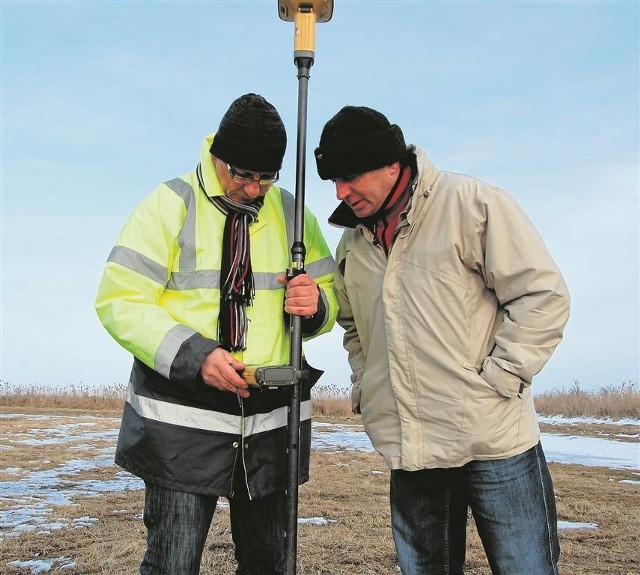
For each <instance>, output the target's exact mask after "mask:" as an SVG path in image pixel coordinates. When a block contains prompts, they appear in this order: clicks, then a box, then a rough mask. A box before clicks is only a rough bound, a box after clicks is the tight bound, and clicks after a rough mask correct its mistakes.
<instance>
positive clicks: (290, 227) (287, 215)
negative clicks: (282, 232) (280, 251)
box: [280, 188, 296, 257]
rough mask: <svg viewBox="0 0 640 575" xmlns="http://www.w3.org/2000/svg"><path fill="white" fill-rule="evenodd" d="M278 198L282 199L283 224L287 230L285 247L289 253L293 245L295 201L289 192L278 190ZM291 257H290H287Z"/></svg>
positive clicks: (282, 189)
mask: <svg viewBox="0 0 640 575" xmlns="http://www.w3.org/2000/svg"><path fill="white" fill-rule="evenodd" d="M280 197H281V198H282V209H283V211H284V223H285V226H286V228H287V247H288V249H289V253H291V246H292V244H293V235H294V233H295V232H294V228H295V221H296V199H295V197H294V196H293V194H292V193H291V192H289V191H288V190H285V189H284V188H280ZM289 257H291V256H289Z"/></svg>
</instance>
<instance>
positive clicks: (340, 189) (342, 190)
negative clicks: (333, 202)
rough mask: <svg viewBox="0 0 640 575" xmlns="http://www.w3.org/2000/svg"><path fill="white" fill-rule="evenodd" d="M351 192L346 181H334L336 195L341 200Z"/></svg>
mask: <svg viewBox="0 0 640 575" xmlns="http://www.w3.org/2000/svg"><path fill="white" fill-rule="evenodd" d="M350 193H351V188H350V187H349V183H348V182H336V197H337V198H338V199H339V200H340V201H341V202H342V201H344V200H346V199H347V198H348V197H349V195H350Z"/></svg>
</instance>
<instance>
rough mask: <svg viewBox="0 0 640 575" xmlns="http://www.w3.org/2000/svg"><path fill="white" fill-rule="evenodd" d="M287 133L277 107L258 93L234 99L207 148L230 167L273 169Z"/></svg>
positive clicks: (282, 154) (267, 170)
mask: <svg viewBox="0 0 640 575" xmlns="http://www.w3.org/2000/svg"><path fill="white" fill-rule="evenodd" d="M286 148H287V133H286V131H285V128H284V124H283V122H282V119H281V118H280V115H279V114H278V112H277V110H276V109H275V108H274V107H273V106H272V105H271V104H269V102H267V101H266V100H265V99H264V98H263V97H262V96H259V95H258V94H245V95H244V96H240V97H239V98H238V99H237V100H235V101H234V102H233V103H232V104H231V106H230V107H229V109H228V110H227V113H226V114H225V115H224V116H223V117H222V120H221V121H220V127H219V128H218V131H217V132H216V134H215V136H214V137H213V144H211V148H210V150H209V151H210V152H211V153H212V154H213V155H214V156H215V157H216V158H219V159H220V160H222V161H223V162H226V163H227V164H230V165H232V166H233V167H234V168H240V169H243V170H250V171H252V172H277V171H278V170H279V169H280V168H281V167H282V158H283V157H284V152H285V150H286Z"/></svg>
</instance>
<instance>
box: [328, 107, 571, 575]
mask: <svg viewBox="0 0 640 575" xmlns="http://www.w3.org/2000/svg"><path fill="white" fill-rule="evenodd" d="M315 157H316V164H317V168H318V174H319V175H320V177H321V178H322V179H324V180H327V179H331V180H332V181H333V182H334V183H335V186H336V194H337V197H338V200H340V202H341V203H340V205H339V206H338V208H337V209H336V211H335V212H334V213H333V214H332V216H331V218H330V219H329V221H330V222H331V223H332V224H334V225H338V226H342V227H344V228H345V231H344V233H343V236H342V239H341V241H340V243H339V245H338V248H337V256H336V264H337V268H336V275H335V286H336V290H337V295H338V300H339V303H340V312H339V316H338V322H339V323H340V324H341V325H342V327H343V328H344V329H345V335H344V345H345V348H346V349H347V351H348V353H349V362H350V365H351V368H352V372H353V375H352V382H353V401H354V410H355V411H357V412H360V413H362V418H363V422H364V425H365V428H366V431H367V433H368V434H369V436H370V438H371V441H372V443H373V445H374V447H375V448H376V450H377V451H378V452H379V453H380V454H381V455H382V456H383V457H384V459H385V461H386V463H387V464H388V466H389V468H390V469H391V488H390V489H391V491H390V493H391V517H392V529H393V536H394V541H395V544H396V550H397V553H398V563H399V565H400V569H401V570H402V573H403V574H404V575H426V574H429V575H434V574H436V575H444V574H462V572H463V563H464V557H465V547H466V541H465V534H466V521H467V509H468V508H471V511H472V513H473V516H474V519H475V522H476V525H477V528H478V532H479V534H480V537H481V539H482V542H483V545H484V548H485V552H486V554H487V558H488V560H489V563H490V565H491V570H492V572H493V573H494V574H496V575H552V574H557V573H558V566H557V563H558V556H559V552H560V549H559V544H558V537H557V517H556V508H555V501H554V493H553V485H552V482H551V476H550V474H549V470H548V467H547V464H546V461H545V457H544V453H543V450H542V447H541V444H540V431H539V428H538V423H537V418H536V412H535V408H534V404H533V398H532V394H531V383H532V380H533V376H534V375H535V374H536V373H538V372H539V371H540V370H541V369H542V367H543V366H544V365H545V363H546V362H547V360H548V359H549V358H550V356H551V354H552V353H553V351H554V349H555V348H556V346H557V345H558V343H559V342H560V340H561V338H562V332H563V329H564V326H565V324H566V322H567V319H568V316H569V294H568V291H567V286H566V284H565V282H564V279H563V278H562V275H561V273H560V271H559V269H558V267H557V266H556V264H555V262H554V261H553V259H552V257H551V255H550V254H549V251H548V250H547V248H546V246H545V244H544V242H543V240H542V239H541V237H540V235H539V234H538V232H537V231H536V229H535V227H534V226H533V224H532V222H531V220H530V219H529V218H528V217H527V216H526V214H525V213H524V212H523V210H522V209H521V208H520V206H519V205H518V204H517V203H516V201H515V200H514V199H513V197H512V196H510V195H509V194H508V193H507V192H505V191H503V190H501V189H499V188H496V187H494V186H491V185H489V184H486V183H484V182H481V181H479V180H476V179H474V178H471V177H468V176H463V175H460V174H454V173H450V172H443V171H439V170H438V169H437V168H436V167H435V166H434V165H433V163H432V162H431V160H430V159H429V158H428V156H427V154H426V153H425V152H424V151H422V150H421V149H419V148H417V147H415V146H407V145H406V144H405V141H404V136H403V134H402V131H401V129H400V128H399V127H398V126H397V125H395V124H390V123H389V121H388V119H387V118H386V117H385V116H384V115H383V114H381V113H380V112H377V111H376V110H372V109H371V108H366V107H355V106H346V107H345V108H343V109H342V110H340V111H339V112H338V113H337V114H336V115H335V116H334V117H333V118H332V119H331V120H329V121H328V122H327V124H326V125H325V127H324V129H323V131H322V135H321V138H320V145H319V146H318V148H316V150H315Z"/></svg>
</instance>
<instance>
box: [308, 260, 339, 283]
mask: <svg viewBox="0 0 640 575" xmlns="http://www.w3.org/2000/svg"><path fill="white" fill-rule="evenodd" d="M335 266H336V262H335V261H334V259H333V257H332V256H327V257H326V258H322V259H320V260H316V261H315V262H311V263H310V264H309V265H308V266H305V269H306V271H307V273H308V274H309V275H310V276H311V277H312V278H320V277H322V276H326V275H328V274H331V273H333V270H334V269H335Z"/></svg>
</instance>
